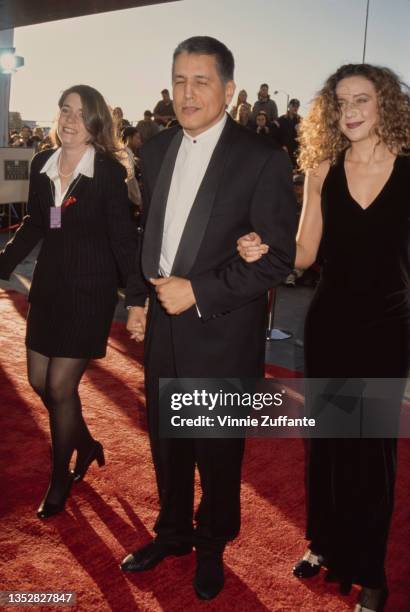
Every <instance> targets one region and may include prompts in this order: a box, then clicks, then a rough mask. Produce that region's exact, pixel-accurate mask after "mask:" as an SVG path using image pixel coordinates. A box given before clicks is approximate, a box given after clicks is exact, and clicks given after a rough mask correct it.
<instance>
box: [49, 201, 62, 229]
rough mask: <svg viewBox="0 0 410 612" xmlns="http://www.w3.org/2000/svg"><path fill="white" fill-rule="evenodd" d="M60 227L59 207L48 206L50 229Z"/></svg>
mask: <svg viewBox="0 0 410 612" xmlns="http://www.w3.org/2000/svg"><path fill="white" fill-rule="evenodd" d="M60 227H61V207H60V206H50V229H57V228H60Z"/></svg>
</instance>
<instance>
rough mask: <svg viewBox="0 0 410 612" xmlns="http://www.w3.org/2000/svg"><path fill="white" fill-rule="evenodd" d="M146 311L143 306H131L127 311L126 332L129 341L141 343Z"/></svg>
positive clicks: (143, 334)
mask: <svg viewBox="0 0 410 612" xmlns="http://www.w3.org/2000/svg"><path fill="white" fill-rule="evenodd" d="M146 320H147V314H146V310H145V308H144V307H143V306H132V307H131V308H129V309H128V319H127V330H128V331H129V332H130V335H131V340H136V342H142V341H143V340H144V336H145V323H146Z"/></svg>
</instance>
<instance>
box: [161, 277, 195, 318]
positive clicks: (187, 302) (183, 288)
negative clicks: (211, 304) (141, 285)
mask: <svg viewBox="0 0 410 612" xmlns="http://www.w3.org/2000/svg"><path fill="white" fill-rule="evenodd" d="M150 282H151V283H152V284H153V285H154V287H155V291H156V294H157V297H158V300H159V301H160V302H161V305H162V307H163V308H164V310H165V311H166V312H167V313H168V314H170V315H178V314H181V313H182V312H185V310H188V308H191V306H194V304H196V299H195V295H194V292H193V291H192V285H191V281H189V280H187V279H186V278H181V277H179V276H168V277H167V278H150Z"/></svg>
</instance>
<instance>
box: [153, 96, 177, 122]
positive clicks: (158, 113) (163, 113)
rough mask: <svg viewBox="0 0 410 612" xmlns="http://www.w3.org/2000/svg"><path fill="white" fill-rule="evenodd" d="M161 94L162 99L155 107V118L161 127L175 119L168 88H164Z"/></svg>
mask: <svg viewBox="0 0 410 612" xmlns="http://www.w3.org/2000/svg"><path fill="white" fill-rule="evenodd" d="M161 96H162V100H160V101H159V102H157V104H156V105H155V108H154V119H155V122H156V124H157V125H158V126H159V127H160V128H165V127H167V124H168V123H169V122H170V121H172V120H173V119H175V113H174V107H173V104H172V100H171V98H170V95H169V91H168V89H163V90H162V91H161Z"/></svg>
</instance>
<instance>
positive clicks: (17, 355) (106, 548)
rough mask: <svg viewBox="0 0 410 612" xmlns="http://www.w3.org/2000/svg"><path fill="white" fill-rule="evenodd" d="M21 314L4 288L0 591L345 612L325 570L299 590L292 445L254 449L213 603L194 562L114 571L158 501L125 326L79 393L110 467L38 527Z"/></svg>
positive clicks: (299, 483) (84, 599)
mask: <svg viewBox="0 0 410 612" xmlns="http://www.w3.org/2000/svg"><path fill="white" fill-rule="evenodd" d="M25 312H26V303H25V298H24V297H23V296H21V295H20V294H18V293H16V292H12V291H10V292H4V291H0V317H1V318H0V320H1V351H0V379H1V380H0V385H1V399H2V401H1V415H0V427H1V432H2V444H1V450H0V461H1V476H0V477H1V481H0V482H1V490H2V495H1V502H0V515H1V559H2V568H1V577H0V590H30V591H43V590H46V591H50V590H53V591H65V590H74V591H76V592H77V598H78V604H77V607H76V609H77V610H81V611H83V610H84V611H86V612H91V611H92V612H94V611H97V612H99V611H103V610H104V611H105V610H107V611H108V610H115V611H118V612H120V611H121V612H128V611H134V610H142V611H157V610H167V611H168V610H169V611H178V612H180V611H181V610H184V611H185V612H189V611H192V610H200V609H204V608H205V607H206V609H207V610H216V611H223V612H225V611H226V612H227V611H231V610H233V609H235V610H238V611H247V612H248V611H252V612H257V611H262V610H265V611H266V610H268V611H288V612H296V611H299V610H305V611H308V612H309V611H312V612H313V611H315V612H318V611H329V612H332V611H334V612H336V611H337V612H343V611H345V610H346V611H347V610H350V609H352V608H353V602H354V598H355V594H356V590H355V591H354V592H353V593H352V595H351V596H350V597H347V598H346V597H342V596H341V595H339V593H338V592H337V589H336V587H335V586H331V587H330V588H327V589H325V588H324V582H323V576H322V575H321V576H320V577H318V578H315V579H314V580H312V581H309V582H307V583H306V582H304V583H301V582H299V581H298V580H297V579H296V578H293V576H292V574H291V571H290V570H291V567H292V564H293V562H294V561H295V560H296V559H298V557H299V556H300V554H301V553H302V552H303V550H304V547H305V544H304V540H303V523H304V494H303V473H304V469H303V465H304V456H303V455H304V453H303V444H302V441H300V440H289V439H288V440H275V439H257V440H250V441H249V443H248V446H247V452H246V458H245V463H244V474H243V488H242V499H243V509H242V514H243V526H242V532H241V537H240V538H238V540H237V541H236V542H235V543H234V544H232V545H230V546H229V547H228V549H227V552H226V555H225V557H226V567H227V579H226V588H225V590H224V591H223V593H222V594H221V595H220V596H219V597H218V598H217V599H216V601H214V602H211V603H208V604H206V603H201V602H198V600H197V599H196V598H195V595H194V594H193V590H192V587H191V579H192V575H193V571H194V555H190V556H188V557H183V558H173V559H172V558H171V559H167V560H165V561H164V562H163V564H162V565H161V566H160V567H158V568H156V569H155V570H154V571H152V572H148V573H146V574H144V575H123V574H121V572H120V571H119V570H118V563H119V561H120V560H121V558H122V557H123V556H124V553H125V552H126V551H131V550H134V549H135V548H137V547H139V546H140V545H142V544H143V543H145V542H146V541H147V540H148V539H149V538H150V534H151V531H150V530H151V528H152V526H153V523H154V519H155V515H156V512H157V501H156V494H155V485H154V475H153V469H152V465H151V459H150V452H149V447H148V441H147V436H146V434H145V417H144V406H143V403H144V395H143V386H142V384H143V371H142V366H141V352H140V348H139V347H138V346H137V345H136V344H135V343H133V342H130V341H129V340H128V338H127V334H126V332H125V330H124V327H123V326H122V325H120V324H114V326H113V330H112V335H111V339H110V344H109V351H108V355H107V358H106V359H105V360H102V361H98V362H94V363H93V365H92V367H91V368H90V369H89V371H88V373H87V375H86V377H85V380H84V382H83V383H82V386H81V395H82V398H83V404H84V412H85V414H86V419H87V422H88V424H89V426H90V429H91V431H92V432H93V434H94V435H95V437H96V438H97V439H99V440H101V441H102V442H103V444H104V447H105V450H106V459H107V465H106V467H105V468H102V469H98V468H96V467H92V468H91V469H90V471H89V473H88V475H87V479H86V481H85V482H83V483H81V484H79V485H77V486H76V487H75V490H74V492H73V494H72V496H71V498H70V500H69V502H68V503H67V512H65V513H64V514H62V515H59V516H58V517H55V518H54V519H50V520H49V521H47V522H44V523H43V522H41V521H39V520H38V519H37V518H36V516H35V510H36V507H37V505H38V503H39V502H40V500H41V498H42V495H43V493H44V490H45V488H46V485H47V477H48V470H49V442H48V426H47V418H46V413H45V410H44V408H42V407H41V405H40V402H39V401H38V400H37V398H36V396H35V395H34V393H33V392H32V391H31V390H30V389H29V387H28V384H27V381H26V372H25V349H24V316H25ZM269 373H271V374H272V373H274V370H273V369H272V367H270V368H269ZM278 373H279V374H280V375H281V376H284V375H285V372H283V371H278ZM409 466H410V444H409V441H408V440H406V441H404V440H402V441H401V442H400V454H399V473H398V482H397V494H396V510H395V515H394V521H393V527H392V535H391V540H390V546H389V554H388V575H389V583H390V590H391V598H390V602H389V606H388V608H387V609H388V611H389V612H408V611H409V609H410V586H409V576H410V547H409V543H410V504H409V501H410V467H409ZM10 609H11V608H10ZM18 609H20V608H18ZM47 609H48V610H49V609H50V608H44V610H47Z"/></svg>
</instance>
